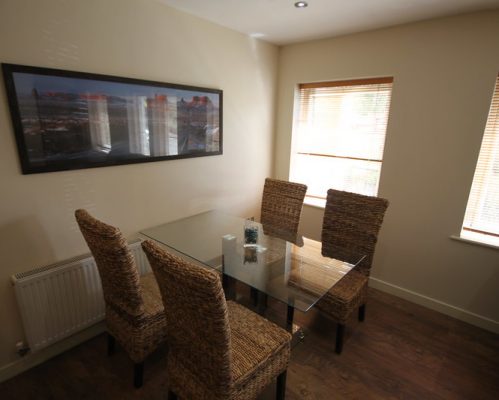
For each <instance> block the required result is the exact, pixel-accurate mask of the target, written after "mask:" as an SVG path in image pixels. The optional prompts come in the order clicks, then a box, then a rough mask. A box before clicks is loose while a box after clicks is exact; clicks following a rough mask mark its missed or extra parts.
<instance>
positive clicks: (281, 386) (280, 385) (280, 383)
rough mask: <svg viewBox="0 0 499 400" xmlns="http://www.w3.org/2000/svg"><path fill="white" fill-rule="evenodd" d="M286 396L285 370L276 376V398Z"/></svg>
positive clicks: (281, 399)
mask: <svg viewBox="0 0 499 400" xmlns="http://www.w3.org/2000/svg"><path fill="white" fill-rule="evenodd" d="M285 396H286V371H284V372H281V373H280V374H279V376H278V377H277V388H276V397H275V398H276V400H284V397H285Z"/></svg>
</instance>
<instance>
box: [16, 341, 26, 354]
mask: <svg viewBox="0 0 499 400" xmlns="http://www.w3.org/2000/svg"><path fill="white" fill-rule="evenodd" d="M28 351H29V346H26V345H25V344H24V342H17V343H16V352H17V354H19V356H20V357H24V356H25V355H26V354H27V353H28Z"/></svg>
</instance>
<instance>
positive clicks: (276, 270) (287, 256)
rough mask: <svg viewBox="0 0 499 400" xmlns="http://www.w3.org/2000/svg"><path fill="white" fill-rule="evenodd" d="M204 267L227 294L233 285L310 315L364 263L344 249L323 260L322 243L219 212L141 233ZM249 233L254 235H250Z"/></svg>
mask: <svg viewBox="0 0 499 400" xmlns="http://www.w3.org/2000/svg"><path fill="white" fill-rule="evenodd" d="M140 233H141V234H142V235H143V236H144V237H146V238H149V239H152V240H154V241H156V242H158V243H160V244H162V245H164V246H166V247H167V248H170V249H172V250H174V251H175V252H177V253H180V255H184V256H186V257H187V258H188V259H192V260H195V261H197V262H198V263H200V264H201V265H202V266H205V267H208V268H213V269H216V270H218V271H220V272H221V273H222V274H223V275H222V279H223V282H224V288H225V289H226V290H227V289H228V287H229V286H230V285H229V284H228V282H231V281H233V280H236V281H239V282H242V283H244V284H246V285H248V286H250V287H251V288H252V289H253V290H254V291H258V293H260V294H263V295H264V296H269V297H272V298H274V299H277V300H279V301H281V302H283V303H285V304H287V306H288V313H287V323H288V325H290V324H291V325H292V320H293V312H294V310H295V309H297V310H299V311H302V312H307V311H308V310H309V309H310V308H311V307H312V306H313V305H314V304H315V303H317V301H319V300H320V299H321V298H322V297H323V296H324V295H325V294H326V293H327V291H328V290H330V289H331V288H332V287H333V286H334V285H335V284H337V283H338V282H339V280H340V279H341V278H342V277H344V276H345V275H346V274H348V272H349V271H350V270H352V269H353V268H354V267H355V266H356V265H357V264H358V263H359V262H360V261H361V260H362V259H363V258H364V256H363V255H362V254H352V253H351V252H350V251H345V249H341V251H339V252H338V254H341V257H339V258H337V259H335V258H330V257H324V256H322V255H321V243H320V242H317V241H315V240H312V239H309V238H306V237H303V236H301V235H290V234H289V233H288V232H283V231H280V230H279V229H275V228H273V227H271V226H262V225H261V224H259V223H256V222H253V221H251V222H249V221H248V220H246V219H244V218H240V217H236V216H233V215H230V214H226V213H223V212H221V211H208V212H204V213H201V214H197V215H194V216H191V217H187V218H182V219H179V220H176V221H172V222H168V223H165V224H162V225H158V226H155V227H152V228H148V229H144V230H142V231H141V232H140ZM248 233H250V235H249V234H248Z"/></svg>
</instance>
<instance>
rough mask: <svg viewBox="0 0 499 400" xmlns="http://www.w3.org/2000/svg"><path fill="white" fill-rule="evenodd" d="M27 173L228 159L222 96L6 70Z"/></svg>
mask: <svg viewBox="0 0 499 400" xmlns="http://www.w3.org/2000/svg"><path fill="white" fill-rule="evenodd" d="M2 71H3V78H4V83H5V88H6V94H7V98H8V103H9V108H10V114H11V118H12V124H13V127H14V134H15V138H16V143H17V149H18V153H19V159H20V163H21V170H22V173H23V174H34V173H41V172H53V171H63V170H74V169H82V168H95V167H104V166H112V165H122V164H133V163H143V162H153V161H163V160H173V159H180V158H190V157H202V156H212V155H220V154H223V129H222V125H223V91H222V90H220V89H210V88H202V87H196V86H187V85H180V84H172V83H165V82H156V81H149V80H141V79H133V78H123V77H118V76H110V75H101V74H93V73H86V72H76V71H66V70H60V69H53V68H42V67H33V66H26V65H16V64H6V63H2Z"/></svg>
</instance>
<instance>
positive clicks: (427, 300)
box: [369, 276, 499, 333]
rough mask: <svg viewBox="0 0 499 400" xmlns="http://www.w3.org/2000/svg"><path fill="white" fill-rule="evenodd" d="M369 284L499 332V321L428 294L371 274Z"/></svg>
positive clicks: (469, 322)
mask: <svg viewBox="0 0 499 400" xmlns="http://www.w3.org/2000/svg"><path fill="white" fill-rule="evenodd" d="M369 286H370V287H372V288H374V289H378V290H381V291H382V292H385V293H389V294H392V295H394V296H397V297H400V298H402V299H404V300H408V301H410V302H412V303H415V304H419V305H421V306H424V307H427V308H429V309H431V310H435V311H438V312H440V313H442V314H445V315H448V316H450V317H453V318H456V319H458V320H460V321H464V322H467V323H468V324H471V325H475V326H478V327H479V328H482V329H486V330H488V331H491V332H494V333H499V321H494V320H493V319H490V318H487V317H484V316H481V315H478V314H475V313H472V312H470V311H467V310H464V309H462V308H459V307H455V306H453V305H451V304H447V303H444V302H442V301H440V300H436V299H433V298H431V297H428V296H424V295H422V294H419V293H416V292H413V291H411V290H408V289H404V288H403V287H400V286H396V285H393V284H391V283H388V282H385V281H382V280H380V279H377V278H373V277H372V276H371V277H370V278H369Z"/></svg>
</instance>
